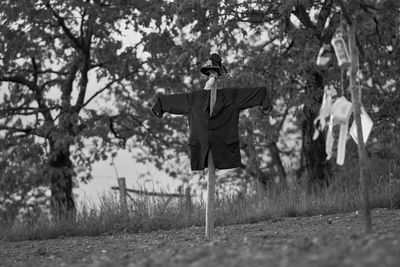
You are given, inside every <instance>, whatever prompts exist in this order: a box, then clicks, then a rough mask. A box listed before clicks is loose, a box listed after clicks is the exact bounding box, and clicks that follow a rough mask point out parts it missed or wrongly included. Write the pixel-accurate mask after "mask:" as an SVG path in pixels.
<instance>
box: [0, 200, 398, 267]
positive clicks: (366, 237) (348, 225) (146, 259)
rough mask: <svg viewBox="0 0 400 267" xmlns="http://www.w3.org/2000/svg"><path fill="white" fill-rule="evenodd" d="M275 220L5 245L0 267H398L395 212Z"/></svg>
mask: <svg viewBox="0 0 400 267" xmlns="http://www.w3.org/2000/svg"><path fill="white" fill-rule="evenodd" d="M372 222H373V233H371V234H365V231H364V221H363V216H362V214H361V213H359V212H358V211H356V212H350V213H341V214H333V215H316V216H310V217H276V218H273V219H270V220H267V221H262V222H258V223H254V224H242V225H231V226H219V227H217V228H216V233H215V238H214V239H212V240H207V239H205V238H204V227H189V228H184V229H181V230H169V231H153V232H149V233H137V234H129V233H119V234H112V235H102V236H97V237H84V236H80V237H68V238H63V237H59V238H57V239H49V240H41V241H19V242H3V243H1V244H0V262H1V265H2V266H93V267H94V266H130V267H134V266H135V267H136V266H141V267H142V266H143V267H144V266H246V267H251V266H341V267H343V266H374V267H375V266H400V210H398V209H382V208H379V209H374V210H373V211H372Z"/></svg>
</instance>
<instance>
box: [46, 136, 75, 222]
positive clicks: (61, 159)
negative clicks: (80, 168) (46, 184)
mask: <svg viewBox="0 0 400 267" xmlns="http://www.w3.org/2000/svg"><path fill="white" fill-rule="evenodd" d="M69 149H70V145H69V144H65V143H64V144H63V142H60V141H54V140H50V158H49V166H50V188H51V209H52V214H53V216H57V217H60V218H65V217H69V216H70V215H73V214H74V212H75V202H74V197H73V193H72V188H73V181H72V178H73V173H74V171H73V165H72V162H71V159H70V151H69Z"/></svg>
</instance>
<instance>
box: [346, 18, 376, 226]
mask: <svg viewBox="0 0 400 267" xmlns="http://www.w3.org/2000/svg"><path fill="white" fill-rule="evenodd" d="M355 24H356V21H355V20H353V21H352V23H351V25H350V26H349V31H348V32H349V49H350V57H351V65H350V88H351V102H352V103H353V116H354V120H355V122H356V126H357V139H358V162H359V174H360V187H361V192H362V198H363V201H362V203H363V204H362V211H363V214H364V219H365V230H366V232H367V233H370V232H371V231H372V226H371V213H370V203H369V193H368V180H369V172H368V169H367V168H368V162H367V161H368V158H367V152H366V148H365V143H364V138H363V132H362V126H361V116H360V115H361V92H360V91H359V90H360V88H359V87H358V86H357V71H358V51H357V46H356V25H355Z"/></svg>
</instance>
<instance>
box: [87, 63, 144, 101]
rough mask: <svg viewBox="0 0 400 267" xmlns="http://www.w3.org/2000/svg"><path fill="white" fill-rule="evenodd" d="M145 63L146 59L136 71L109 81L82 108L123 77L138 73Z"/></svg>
mask: <svg viewBox="0 0 400 267" xmlns="http://www.w3.org/2000/svg"><path fill="white" fill-rule="evenodd" d="M145 63H146V61H145V62H142V63H141V64H140V65H139V67H137V68H136V69H135V70H134V71H131V72H128V73H126V74H125V75H123V76H121V77H120V78H118V79H115V80H112V81H110V82H109V83H107V84H106V86H104V87H103V88H102V89H100V90H99V91H97V92H96V93H94V94H93V95H92V96H91V97H90V98H89V99H88V100H87V101H86V102H85V103H84V104H83V106H82V108H83V107H85V106H87V105H88V104H89V103H90V102H91V101H92V100H93V99H95V98H96V97H97V96H98V95H99V94H101V93H103V92H104V91H105V90H107V89H109V88H110V86H112V85H113V84H115V83H117V82H120V81H122V80H123V79H125V78H127V77H129V76H130V75H132V74H134V73H137V72H138V71H139V69H140V68H141V67H142V66H143V65H144V64H145Z"/></svg>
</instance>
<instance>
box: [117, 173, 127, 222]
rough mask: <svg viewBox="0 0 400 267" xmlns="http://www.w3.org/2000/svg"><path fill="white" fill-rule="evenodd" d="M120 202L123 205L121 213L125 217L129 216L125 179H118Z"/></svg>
mask: <svg viewBox="0 0 400 267" xmlns="http://www.w3.org/2000/svg"><path fill="white" fill-rule="evenodd" d="M118 188H119V200H120V205H121V213H122V215H123V216H126V215H128V204H127V201H126V182H125V178H123V177H120V178H118Z"/></svg>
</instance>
